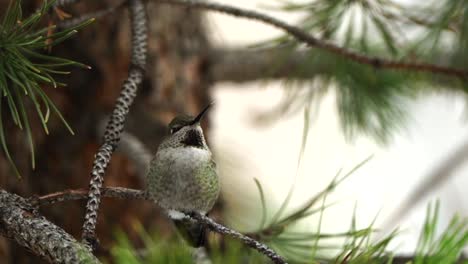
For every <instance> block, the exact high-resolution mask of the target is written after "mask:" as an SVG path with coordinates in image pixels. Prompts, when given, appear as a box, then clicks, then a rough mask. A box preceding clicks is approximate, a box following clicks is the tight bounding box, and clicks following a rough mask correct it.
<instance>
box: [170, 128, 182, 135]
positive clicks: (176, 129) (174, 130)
mask: <svg viewBox="0 0 468 264" xmlns="http://www.w3.org/2000/svg"><path fill="white" fill-rule="evenodd" d="M181 128H182V127H181V126H175V127H172V128H171V134H174V133H175V132H177V131H179V130H180V129H181Z"/></svg>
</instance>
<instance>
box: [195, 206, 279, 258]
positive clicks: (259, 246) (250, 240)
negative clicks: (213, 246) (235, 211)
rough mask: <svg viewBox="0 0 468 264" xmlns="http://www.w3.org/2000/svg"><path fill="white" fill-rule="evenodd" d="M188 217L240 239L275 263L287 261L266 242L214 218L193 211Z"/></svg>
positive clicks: (213, 229)
mask: <svg viewBox="0 0 468 264" xmlns="http://www.w3.org/2000/svg"><path fill="white" fill-rule="evenodd" d="M187 217H188V218H190V219H194V220H196V221H198V222H199V223H201V224H204V225H205V226H206V227H208V228H209V229H210V230H212V231H214V232H216V233H219V234H223V235H226V236H230V237H233V238H235V239H237V240H239V241H241V242H242V243H244V244H245V245H247V246H249V247H251V248H253V249H255V250H257V251H258V252H260V253H262V254H263V255H265V256H267V257H269V258H270V259H271V260H272V261H273V263H278V264H280V263H286V261H285V260H284V259H283V257H281V256H280V255H278V254H277V253H276V252H275V251H273V250H272V249H271V248H269V247H268V246H267V245H265V244H262V243H260V242H258V241H257V240H255V239H253V238H250V237H248V236H246V235H243V234H241V233H239V232H237V231H235V230H232V229H230V228H227V227H225V226H223V225H221V224H219V223H216V222H215V221H213V219H211V218H209V217H208V216H205V215H201V214H199V213H193V214H191V215H190V216H187Z"/></svg>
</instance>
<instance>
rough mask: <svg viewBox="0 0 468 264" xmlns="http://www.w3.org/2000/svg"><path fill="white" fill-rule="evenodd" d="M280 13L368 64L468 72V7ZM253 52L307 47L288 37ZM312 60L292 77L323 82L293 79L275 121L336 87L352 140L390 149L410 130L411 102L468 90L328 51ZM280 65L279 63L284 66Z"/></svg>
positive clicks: (366, 3)
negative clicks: (380, 61) (364, 138)
mask: <svg viewBox="0 0 468 264" xmlns="http://www.w3.org/2000/svg"><path fill="white" fill-rule="evenodd" d="M273 8H275V9H276V10H281V11H285V12H295V13H298V14H301V15H302V19H300V20H299V22H298V23H297V25H298V26H299V27H301V28H302V29H303V30H304V31H306V32H309V33H311V34H313V35H314V36H316V37H318V38H320V39H322V40H325V41H328V42H332V43H335V44H337V45H339V46H341V47H343V48H346V49H351V50H354V51H357V52H360V53H362V54H365V55H366V56H368V57H369V58H373V57H374V56H377V57H379V58H385V59H389V60H397V61H399V60H404V61H407V62H420V63H421V62H425V63H433V64H439V65H444V66H448V67H454V68H458V69H468V67H467V66H468V65H467V64H466V61H468V53H467V50H468V2H467V1H463V0H446V1H434V2H430V1H423V2H421V3H416V4H414V5H411V6H405V5H402V4H400V3H398V2H397V1H393V0H388V1H374V0H362V1H355V0H333V1H329V0H312V1H307V2H306V3H304V2H303V1H280V2H279V4H278V5H277V6H275V7H273ZM254 46H256V47H263V48H271V47H278V48H279V47H281V48H284V47H285V46H286V47H289V50H290V51H291V52H297V51H298V50H302V47H303V44H302V43H300V42H298V41H296V40H295V39H293V38H292V37H291V36H289V35H287V34H285V35H281V36H279V37H277V38H275V39H271V40H267V41H264V42H262V43H258V44H256V45H254ZM285 57H287V55H285ZM307 59H308V62H307V63H304V64H302V65H301V67H300V68H299V69H296V70H297V71H300V72H296V73H294V74H291V75H292V76H302V75H303V74H300V73H302V72H307V71H312V72H316V73H317V74H316V77H313V78H311V79H310V80H305V81H304V80H299V81H297V80H296V81H294V80H286V81H285V83H284V88H285V90H287V94H288V95H287V96H286V99H285V101H284V102H283V103H281V104H280V107H279V108H281V109H280V110H279V111H274V112H273V115H274V116H278V115H281V114H287V113H291V112H293V111H291V109H296V110H297V109H301V106H302V107H304V105H306V104H308V103H309V102H306V100H305V99H304V98H306V99H307V98H308V99H310V98H313V99H320V98H321V96H322V95H323V94H324V91H326V90H327V89H328V90H330V89H333V90H334V91H335V94H336V102H337V104H336V105H337V112H338V114H339V117H340V121H341V125H342V128H343V131H344V133H345V135H346V136H347V137H348V139H351V138H353V137H354V136H356V135H360V134H362V133H363V134H368V135H370V136H373V137H374V138H375V139H377V140H378V141H379V142H381V143H387V142H388V141H389V140H390V139H391V136H392V135H393V133H394V132H395V130H399V129H401V128H403V127H404V125H405V124H406V121H407V120H408V118H407V115H406V112H407V111H406V104H407V103H408V101H409V100H410V99H413V98H414V97H415V96H417V95H419V94H421V92H427V91H436V90H439V91H440V90H446V91H457V92H462V93H466V92H467V87H468V86H467V85H466V81H462V80H460V79H457V78H456V77H453V78H447V77H443V76H437V75H436V74H426V73H415V72H411V71H410V70H406V69H400V70H395V69H391V70H387V69H383V68H379V66H378V65H364V64H360V63H356V62H353V61H351V60H350V59H349V58H346V57H343V56H341V55H336V54H331V53H329V52H327V51H325V50H322V49H314V48H311V49H310V55H309V57H308V58H307ZM285 61H286V59H285ZM281 64H282V61H281V60H279V61H278V65H277V67H280V66H281ZM272 68H275V67H272ZM272 70H274V69H272ZM304 84H305V85H304ZM297 87H302V88H300V89H303V90H310V91H309V92H307V93H306V94H308V95H309V96H307V97H304V96H303V95H304V94H305V93H304V92H302V93H300V92H297V90H300V89H297ZM289 90H292V91H293V92H290V91H289ZM285 105H289V107H288V108H286V107H283V106H285ZM291 105H292V106H291ZM315 105H319V104H315Z"/></svg>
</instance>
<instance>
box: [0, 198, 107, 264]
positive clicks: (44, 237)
mask: <svg viewBox="0 0 468 264" xmlns="http://www.w3.org/2000/svg"><path fill="white" fill-rule="evenodd" d="M0 233H1V234H3V235H5V236H6V237H8V238H10V239H13V240H15V241H16V242H17V243H18V244H20V245H21V246H23V247H25V248H28V249H29V250H31V251H32V252H33V253H34V254H36V255H38V256H40V257H42V258H44V259H45V260H47V261H48V262H50V263H90V264H91V263H100V262H99V260H98V259H97V258H96V257H95V256H93V255H92V254H91V252H90V251H89V250H88V249H87V248H86V247H85V246H84V245H82V244H80V243H79V242H78V241H76V240H75V239H74V238H73V237H72V236H71V235H69V234H68V233H67V232H65V231H64V230H63V229H61V228H60V227H58V226H56V225H54V224H53V223H51V222H49V221H48V220H47V219H45V218H44V217H43V216H40V215H39V214H37V213H36V212H35V210H34V209H33V208H31V205H30V202H29V201H27V200H26V199H24V198H22V197H20V196H18V195H15V194H11V193H8V192H7V191H5V190H2V189H0Z"/></svg>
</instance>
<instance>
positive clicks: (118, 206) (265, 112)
mask: <svg viewBox="0 0 468 264" xmlns="http://www.w3.org/2000/svg"><path fill="white" fill-rule="evenodd" d="M8 2H9V1H8V0H0V10H2V11H1V12H0V14H1V15H3V10H6V6H7V5H8ZM217 2H219V3H225V4H232V2H230V1H225V0H219V1H217ZM118 3H119V2H118V1H112V0H108V1H99V2H92V1H82V2H79V3H77V4H74V5H72V6H66V7H64V8H63V10H62V11H65V12H67V13H70V14H71V15H72V16H73V17H79V16H80V14H86V13H90V12H93V11H95V10H102V9H106V8H108V7H109V6H116V5H117V4H118ZM40 4H41V1H32V0H31V1H26V0H24V1H22V6H23V9H24V11H25V14H28V12H29V13H30V12H31V11H32V10H35V8H37V6H39V5H40ZM234 5H235V6H238V7H242V8H249V9H255V10H259V11H261V12H264V13H266V14H270V15H272V16H274V17H276V18H278V19H281V20H283V21H286V22H288V23H291V24H296V25H298V26H300V27H302V28H303V29H304V30H306V31H309V32H311V33H312V34H314V36H317V37H319V38H320V39H324V40H327V41H330V42H333V43H336V44H338V45H339V46H343V47H348V48H351V49H354V50H357V51H359V52H362V53H363V54H366V55H368V56H370V57H373V56H376V55H378V56H380V57H384V58H388V59H394V60H400V59H402V60H405V61H412V62H429V63H435V64H440V65H446V66H450V67H455V68H461V69H466V68H467V67H466V63H465V61H467V60H466V59H467V56H468V55H467V53H466V51H467V49H466V48H467V47H468V46H467V45H468V44H467V43H468V41H467V38H468V4H466V3H465V2H464V1H455V0H452V1H450V0H447V1H434V2H431V3H426V2H425V3H422V2H421V1H409V0H408V1H404V0H398V1H372V0H363V1H351V0H339V1H338V0H337V1H324V0H315V1H312V0H311V1H302V0H301V1H299V0H297V1H294V2H287V1H267V0H256V1H247V0H239V1H235V3H234ZM114 12H115V13H116V14H118V15H107V16H103V17H99V18H98V19H97V21H96V22H94V23H93V24H91V25H90V26H86V27H85V28H83V29H80V32H79V34H77V35H76V36H74V37H72V38H71V39H69V40H67V41H65V42H64V43H61V44H59V45H57V46H55V47H53V49H52V51H51V54H53V55H55V56H60V57H65V58H69V59H73V60H77V61H79V62H81V63H84V64H87V65H90V66H92V69H91V70H87V69H80V68H72V69H71V74H69V75H64V76H57V77H56V79H57V80H59V81H61V82H64V83H66V84H67V86H66V87H62V88H58V89H53V88H51V87H48V86H47V85H43V89H44V91H45V92H46V93H47V95H48V96H49V97H50V98H51V99H52V101H53V102H54V103H55V104H56V105H57V107H58V108H59V109H60V111H61V112H62V113H63V115H64V117H65V119H66V120H67V122H68V123H69V124H70V125H71V127H72V128H73V130H74V132H75V135H73V136H72V135H70V133H69V132H68V131H67V130H66V128H65V126H64V125H63V124H62V123H61V121H60V119H58V118H56V116H54V115H52V116H51V120H50V121H49V122H48V127H49V131H50V135H48V136H46V135H45V133H44V132H43V129H42V127H41V123H40V120H39V119H37V118H30V123H31V130H32V131H33V135H34V143H35V157H36V168H35V169H34V170H32V169H31V155H29V154H26V153H29V150H28V149H29V146H28V141H27V140H26V138H25V136H24V132H22V131H20V130H19V129H17V127H16V126H15V124H14V123H13V122H12V120H10V119H8V118H4V120H3V122H4V127H5V128H6V129H5V131H7V133H6V138H7V142H8V147H9V151H10V153H11V154H12V157H13V160H14V162H15V164H16V166H17V167H18V169H19V171H20V173H21V176H22V177H21V179H18V177H16V176H15V175H14V173H13V170H12V165H11V164H10V163H9V162H8V160H7V159H6V158H5V156H4V155H3V156H0V186H1V187H2V188H4V189H6V190H8V191H10V192H14V193H18V194H20V195H23V196H25V197H28V196H32V195H44V194H48V193H51V192H56V191H61V190H64V189H76V188H85V187H87V186H88V182H89V172H90V169H91V165H92V161H93V155H94V154H95V152H96V151H97V148H98V147H99V144H100V142H101V141H100V136H101V133H102V127H103V124H104V122H105V120H106V117H107V115H108V114H109V113H110V111H111V109H112V107H113V105H114V102H115V99H116V98H117V96H118V94H119V91H120V86H121V84H122V82H123V80H124V79H125V78H126V74H127V70H128V65H129V50H130V39H129V20H128V19H127V18H128V14H127V13H128V12H127V10H126V9H125V8H119V9H117V10H116V11H114ZM147 12H148V14H149V19H150V32H149V58H148V67H147V74H146V78H145V81H144V84H143V86H142V87H141V89H140V92H139V94H138V96H137V99H136V101H135V103H134V106H133V108H132V109H131V111H130V116H129V118H128V120H127V123H126V127H125V130H126V132H128V133H129V134H131V135H134V136H136V137H137V138H138V139H139V140H141V141H142V142H143V143H144V145H145V146H146V147H147V148H148V149H149V150H150V151H151V152H152V153H154V152H155V150H156V149H157V146H158V144H159V142H160V141H161V140H162V138H163V137H164V136H165V135H166V133H167V129H166V124H167V123H168V122H169V121H170V120H171V119H172V117H174V115H175V114H178V113H182V112H185V113H192V114H194V113H197V112H198V111H199V110H200V109H201V108H203V107H204V106H205V105H207V104H208V103H210V102H212V101H214V102H215V107H214V108H213V109H212V110H210V111H211V112H210V113H209V118H207V122H205V124H204V127H205V133H206V134H207V137H208V141H209V145H210V146H211V148H212V151H213V153H214V155H215V160H216V162H217V165H218V169H219V176H220V178H221V184H222V187H221V188H222V194H221V198H220V201H219V203H218V205H217V207H216V208H215V210H214V212H213V214H212V215H213V217H214V218H216V219H217V220H219V221H222V222H223V223H225V224H226V225H228V226H231V227H233V228H235V229H237V230H239V231H241V232H246V233H251V234H263V235H264V236H266V237H267V238H268V239H271V241H273V242H275V240H274V239H273V238H272V237H269V236H267V235H265V234H266V233H267V232H264V231H265V230H269V231H271V230H275V229H274V228H272V227H276V225H275V220H278V219H281V218H282V217H286V216H288V215H290V214H293V213H294V212H297V210H299V209H301V208H302V206H303V205H304V204H307V202H308V201H309V200H310V199H311V198H313V197H314V196H316V195H317V194H318V193H320V192H321V191H322V190H324V189H326V188H327V186H329V184H330V182H332V181H333V180H334V178H336V176H337V175H338V174H339V175H340V176H343V175H345V174H346V173H347V172H349V171H351V170H353V168H355V167H356V166H357V165H359V164H360V163H362V162H363V161H365V160H367V159H368V160H367V162H366V163H365V164H364V165H362V166H361V167H359V169H357V170H356V171H354V172H353V173H352V174H351V175H350V176H349V177H348V178H346V179H345V180H344V181H343V182H341V183H340V184H339V185H338V186H337V187H336V188H335V189H333V191H330V192H327V195H326V202H325V199H324V200H323V202H324V204H333V205H332V206H330V207H327V208H326V209H325V210H321V213H320V214H319V213H314V214H311V215H309V216H305V215H304V217H302V216H301V217H299V218H298V219H295V220H294V221H293V222H292V223H291V224H289V223H288V224H287V226H286V225H285V226H284V228H286V229H287V231H285V232H290V233H291V234H293V233H303V234H306V233H307V234H308V233H311V232H312V233H313V232H317V230H320V232H321V233H343V232H347V231H348V230H349V229H350V226H351V225H352V223H353V222H354V223H355V227H354V228H355V229H358V230H359V229H365V228H368V227H369V226H370V225H373V228H377V229H379V230H380V231H382V232H381V233H379V234H376V235H375V236H373V239H375V240H378V239H379V238H381V237H382V236H384V235H385V234H387V233H389V232H390V231H392V230H394V229H395V228H397V227H398V228H399V230H400V232H399V234H398V236H396V238H395V239H393V240H392V242H391V243H390V245H389V247H388V249H389V250H391V251H393V252H395V253H396V254H397V255H400V254H401V255H412V254H414V251H415V249H416V247H417V243H418V240H419V236H420V234H421V232H422V229H423V225H424V223H425V221H426V219H427V217H426V213H427V211H426V208H427V206H428V203H430V202H435V201H436V200H437V199H438V200H439V201H440V207H439V215H438V220H439V221H438V222H437V224H436V226H437V230H438V232H439V233H441V232H442V231H443V230H444V229H445V228H447V226H449V224H450V221H451V219H452V218H453V217H454V215H456V214H459V215H461V216H462V217H467V212H468V198H467V195H466V193H465V191H464V189H465V187H466V186H468V176H467V174H466V172H467V169H468V167H466V165H464V164H465V162H464V159H466V156H467V155H468V150H466V149H468V147H466V146H464V145H466V143H467V141H468V137H467V134H466V132H465V131H466V129H467V128H468V127H467V122H466V117H467V113H466V87H467V86H466V83H465V82H464V80H461V79H458V78H456V77H449V76H444V75H440V74H434V73H417V72H412V71H410V70H396V71H392V70H384V69H378V68H373V66H369V65H362V64H358V63H354V62H350V61H348V60H347V59H346V58H342V57H340V56H337V55H335V54H331V53H328V52H324V51H322V50H320V49H314V48H309V47H306V46H305V45H303V44H301V43H297V42H296V41H295V40H294V39H292V38H290V37H287V36H286V35H284V32H282V31H279V30H277V29H275V28H272V27H270V26H268V25H265V24H262V23H258V22H255V21H250V20H243V19H239V18H234V17H231V16H226V15H222V14H217V13H212V12H201V11H198V10H196V11H194V10H190V9H187V8H181V7H171V6H169V5H165V4H157V3H156V2H154V1H148V2H147ZM57 14H58V12H57V11H55V12H52V13H51V14H50V15H49V16H47V17H45V18H44V24H43V25H44V26H45V25H46V24H47V22H48V21H52V22H53V23H61V20H60V19H59V18H58V17H57ZM24 103H25V106H26V109H27V111H28V113H29V115H30V116H31V117H32V116H34V115H35V112H34V111H35V109H34V108H33V107H34V105H33V103H32V102H30V101H28V100H24ZM3 108H4V109H7V108H6V106H5V105H3ZM124 149H125V148H124ZM463 150H465V151H464V152H463ZM369 157H370V159H369ZM135 160H137V162H136V161H135ZM141 167H142V165H141V164H139V162H138V157H129V156H128V153H125V151H121V152H119V151H118V152H116V153H115V154H114V156H113V157H112V161H111V163H110V166H109V167H108V169H107V172H106V177H105V185H106V186H123V187H129V188H138V189H141V188H144V183H145V179H144V176H145V175H144V171H145V170H144V169H142V168H141ZM142 171H143V173H142ZM259 186H261V187H259ZM262 194H263V195H262ZM262 196H264V197H265V198H264V199H263V200H264V202H262ZM321 198H323V197H321ZM285 201H286V203H285ZM84 205H85V201H79V202H67V203H63V204H55V205H53V206H50V207H46V208H41V212H43V213H44V215H45V216H46V217H47V218H48V219H50V220H51V221H52V222H54V223H56V224H58V225H59V226H61V227H63V228H64V229H65V230H66V231H68V232H70V233H72V234H73V235H74V236H75V237H79V234H80V231H81V225H82V220H83V217H84ZM321 205H322V200H320V202H317V203H315V204H314V206H313V207H314V208H319V207H320V206H321ZM283 206H284V208H285V209H284V210H283V209H280V208H281V207H283ZM311 209H312V207H311ZM278 211H281V212H282V213H281V214H278ZM262 223H263V225H261V224H262ZM140 224H141V226H142V227H143V229H145V230H157V233H158V236H160V237H163V238H165V237H172V233H173V231H172V230H173V229H172V227H171V224H170V222H169V221H167V219H166V218H165V216H164V215H163V214H162V213H161V212H160V211H159V210H158V208H156V207H155V206H154V205H152V204H149V203H141V202H138V201H136V202H134V201H116V200H108V199H104V201H103V204H102V207H101V210H100V213H99V222H98V226H97V231H98V236H99V239H100V240H101V247H100V249H99V256H100V257H102V258H103V259H106V260H108V261H116V260H115V259H114V260H113V253H112V252H113V251H112V248H113V247H115V243H116V238H115V233H116V230H121V231H122V233H123V234H125V237H127V238H128V240H129V241H131V242H130V243H131V244H132V245H133V247H135V248H142V247H144V244H145V243H144V242H143V241H142V239H141V232H140V231H141V230H140V231H138V230H139V229H138V228H135V226H140ZM462 231H464V232H466V226H464V227H463V230H462ZM148 232H150V231H148ZM262 232H263V233H262ZM282 232H283V231H282ZM211 239H212V240H215V241H216V239H214V238H211ZM345 240H346V237H345V236H341V237H340V236H338V237H336V238H334V239H330V240H327V241H325V242H324V245H329V244H337V245H342V244H343V243H345ZM218 242H219V241H218ZM309 242H310V241H309ZM214 243H216V242H214ZM276 243H277V244H275V245H272V246H274V247H275V248H277V249H278V251H280V252H282V253H284V254H285V255H291V254H293V255H294V254H295V253H294V251H292V252H293V253H291V252H288V251H286V250H285V249H284V248H282V247H281V244H280V243H279V242H277V241H276ZM305 244H306V245H308V244H307V243H305ZM282 249H283V251H281V250H282ZM332 249H333V250H330V248H327V247H325V246H324V247H323V250H321V251H319V252H314V254H317V255H319V256H324V257H331V256H333V255H334V254H336V253H337V252H340V250H337V249H336V248H332ZM305 251H307V250H305ZM301 252H302V253H303V251H301ZM0 256H2V259H3V260H4V262H1V263H33V262H34V263H36V261H37V259H36V257H33V256H31V254H29V253H27V251H26V250H24V249H21V248H19V247H17V246H16V245H15V244H14V243H10V242H8V241H7V240H6V239H4V238H0ZM298 262H300V261H298ZM122 263H123V262H122Z"/></svg>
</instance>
